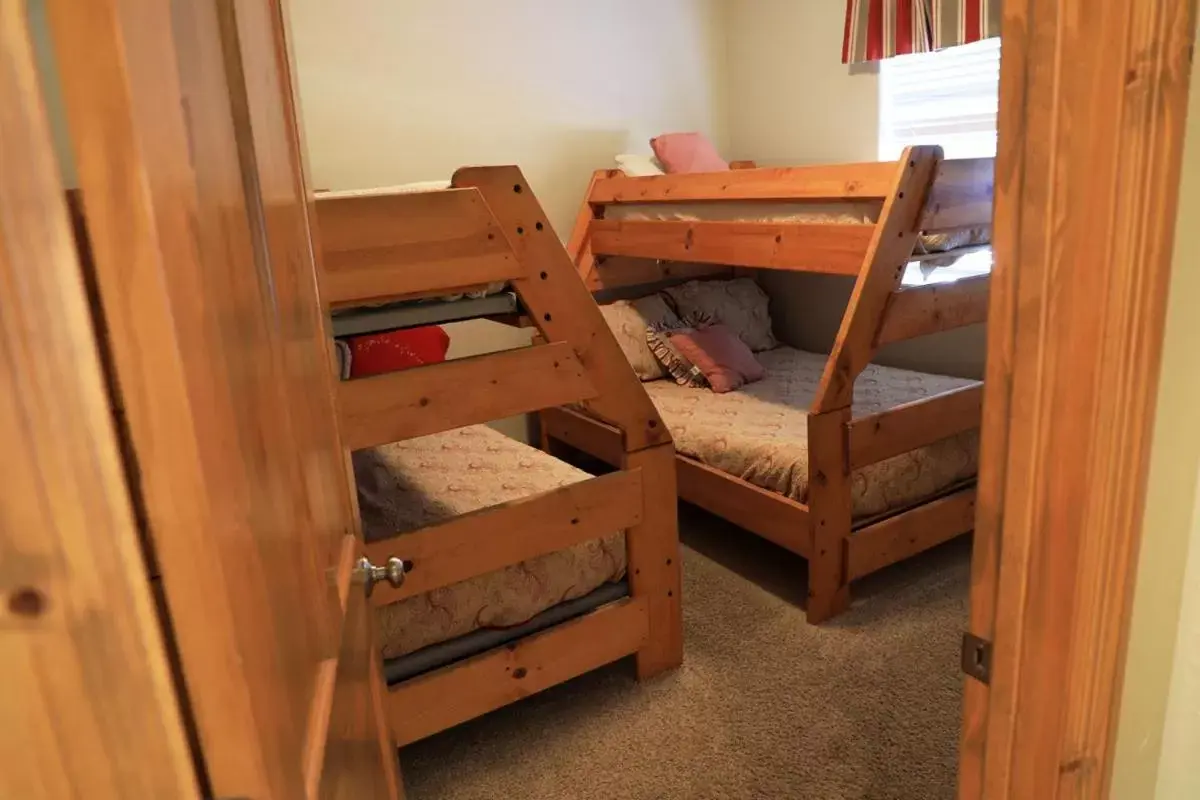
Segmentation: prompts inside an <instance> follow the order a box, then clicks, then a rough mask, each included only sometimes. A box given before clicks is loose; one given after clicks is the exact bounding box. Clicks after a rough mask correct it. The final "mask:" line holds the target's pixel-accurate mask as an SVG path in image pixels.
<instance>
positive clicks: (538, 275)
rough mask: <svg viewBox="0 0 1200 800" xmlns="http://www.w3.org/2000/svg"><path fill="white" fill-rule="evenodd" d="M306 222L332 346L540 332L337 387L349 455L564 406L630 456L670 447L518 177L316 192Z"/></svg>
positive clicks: (486, 172) (459, 175)
mask: <svg viewBox="0 0 1200 800" xmlns="http://www.w3.org/2000/svg"><path fill="white" fill-rule="evenodd" d="M443 187H446V188H443ZM315 220H316V225H315V229H316V234H317V238H318V240H319V245H320V259H319V263H320V269H319V289H320V296H321V302H322V305H323V306H324V308H325V309H326V311H328V312H329V313H330V315H331V317H332V319H333V325H332V328H333V330H332V332H333V333H334V335H335V336H337V335H347V336H353V335H357V334H361V333H368V332H377V331H382V330H390V329H397V328H404V327H412V326H424V325H433V324H438V323H439V322H445V321H450V320H451V319H453V320H462V319H467V318H473V317H480V316H483V317H488V318H495V316H496V315H497V314H498V313H499V314H501V315H504V314H508V313H510V310H511V312H512V313H513V317H514V318H515V317H516V316H518V315H519V316H521V317H522V318H523V319H527V320H529V321H531V323H532V324H533V326H535V327H536V328H537V331H538V334H539V335H538V336H537V337H536V339H535V341H534V342H533V343H532V344H531V345H528V346H523V347H517V348H514V349H509V350H501V351H498V352H492V353H485V354H481V355H475V356H467V357H463V358H458V359H453V360H450V361H445V362H442V363H435V364H426V365H420V366H413V367H411V368H404V369H400V370H398V371H394V372H386V373H383V374H378V375H373V376H370V377H361V378H351V379H350V380H345V381H342V382H340V383H339V384H338V388H337V394H338V414H339V423H340V427H341V429H342V433H343V441H344V443H345V445H346V446H347V447H348V448H349V449H351V450H359V449H364V448H368V447H374V446H377V445H381V444H387V443H390V442H398V441H403V440H406V439H412V438H416V437H419V436H424V435H426V434H430V433H438V432H441V431H447V430H452V429H455V428H460V427H465V426H467V425H473V424H477V423H481V422H489V421H492V420H495V419H500V418H503V417H508V416H514V415H517V414H524V413H529V412H533V411H538V410H541V409H544V408H548V407H551V406H558V405H565V404H572V403H578V404H580V405H582V406H583V407H585V408H589V409H591V410H592V411H593V413H595V414H596V415H597V416H599V417H600V418H602V419H604V420H606V421H608V422H610V423H611V424H613V425H614V426H616V427H618V428H619V429H620V430H621V431H622V436H623V440H624V444H625V446H626V450H627V452H631V453H632V452H637V451H640V450H643V449H647V448H651V447H656V446H660V445H669V444H670V441H671V439H670V435H669V433H668V432H667V430H666V427H665V426H664V425H663V424H662V421H661V419H660V417H659V415H658V412H657V411H656V410H655V408H654V406H653V404H652V403H651V402H650V400H649V398H648V397H647V396H646V393H645V392H644V391H643V390H642V387H641V385H640V384H639V383H638V382H637V380H636V378H635V377H634V376H633V374H632V371H631V369H630V367H629V365H628V363H627V362H626V361H625V360H624V356H623V355H622V354H621V350H620V348H619V347H618V346H617V343H616V340H615V339H613V338H612V336H611V335H605V334H606V333H607V329H606V328H605V326H604V321H603V318H602V317H601V315H600V310H599V308H598V307H597V306H596V303H595V301H594V300H593V298H592V296H591V295H590V294H589V293H588V290H587V289H586V288H585V287H584V285H583V283H582V281H581V280H580V279H579V276H578V275H577V274H576V272H575V270H574V269H573V265H572V263H571V260H570V258H568V256H567V253H566V251H565V250H564V248H563V245H562V243H561V242H560V240H559V239H558V237H557V235H556V234H555V233H554V231H553V229H552V228H551V226H550V223H549V221H548V220H547V219H546V215H545V212H544V210H543V209H542V207H541V204H540V203H539V202H538V200H537V197H536V196H535V195H534V193H533V192H532V191H531V190H530V189H529V187H528V184H527V183H526V181H525V178H524V176H523V175H522V173H521V171H520V170H519V169H518V168H516V167H511V166H510V167H465V168H463V169H460V170H458V171H457V172H456V173H455V174H454V177H453V179H452V180H451V181H450V182H449V184H430V183H424V184H416V185H414V186H406V187H392V188H387V189H375V190H368V191H361V192H345V193H318V194H317V195H316V198H315ZM447 298H453V299H447ZM497 303H500V305H499V306H497V305H496V304H497ZM464 309H465V310H464ZM371 317H373V318H371Z"/></svg>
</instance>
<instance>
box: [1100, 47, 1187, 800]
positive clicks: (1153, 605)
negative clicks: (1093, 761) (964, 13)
mask: <svg viewBox="0 0 1200 800" xmlns="http://www.w3.org/2000/svg"><path fill="white" fill-rule="evenodd" d="M1198 217H1200V62H1198V63H1197V64H1196V65H1194V66H1193V70H1192V94H1191V98H1190V103H1189V111H1188V132H1187V140H1186V143H1185V146H1184V170H1183V184H1182V186H1181V189H1180V202H1179V215H1178V226H1177V231H1176V240H1175V255H1174V266H1173V269H1172V273H1171V286H1170V295H1169V299H1168V307H1167V327H1166V340H1165V343H1164V349H1163V365H1162V376H1161V378H1160V384H1159V395H1158V405H1157V409H1156V417H1155V424H1154V440H1153V445H1152V451H1151V463H1150V483H1149V486H1148V490H1147V496H1146V514H1145V523H1144V529H1143V540H1142V550H1141V554H1140V557H1139V562H1138V576H1137V586H1136V590H1135V596H1134V607H1133V617H1132V622H1131V630H1130V639H1129V655H1128V661H1127V663H1126V669H1125V686H1124V691H1123V697H1122V701H1121V715H1120V729H1119V733H1118V737H1117V753H1116V760H1115V763H1114V769H1113V793H1112V796H1113V798H1115V800H1127V799H1128V800H1142V798H1149V797H1159V798H1163V800H1175V798H1194V797H1200V769H1198V765H1197V763H1196V759H1197V756H1200V506H1198V502H1200V485H1198V483H1197V481H1198V479H1200V415H1197V413H1196V412H1197V409H1200V366H1198V364H1200V362H1198V361H1197V354H1198V353H1200V317H1198V316H1197V314H1196V305H1197V304H1198V303H1200V230H1197V228H1196V226H1195V220H1196V219H1197V218H1198Z"/></svg>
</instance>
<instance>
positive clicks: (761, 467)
mask: <svg viewBox="0 0 1200 800" xmlns="http://www.w3.org/2000/svg"><path fill="white" fill-rule="evenodd" d="M756 355H757V357H758V360H759V361H760V362H761V363H762V365H763V367H764V368H765V369H766V373H767V374H766V377H765V378H764V379H763V380H762V381H759V382H756V383H752V384H749V385H747V386H744V387H743V388H741V389H739V390H737V391H734V392H729V393H726V394H715V393H713V392H712V391H710V390H708V389H693V388H689V387H684V386H678V385H676V384H675V383H674V382H671V381H666V380H659V381H652V382H650V383H645V384H643V386H644V387H645V388H646V391H647V392H648V393H649V394H650V397H651V398H652V399H653V401H654V404H655V405H656V406H657V407H658V410H659V413H660V414H661V415H662V418H663V421H664V422H665V423H666V424H667V427H668V428H669V429H670V431H671V435H672V436H673V437H674V439H675V448H676V450H677V451H678V452H680V453H683V454H684V455H687V456H690V457H692V458H695V459H697V460H699V461H701V462H703V463H705V464H708V465H709V466H711V467H714V468H716V469H719V470H721V471H722V472H725V473H728V474H730V475H734V476H736V477H738V478H741V479H742V480H745V481H747V482H749V483H752V484H754V485H756V486H760V487H762V488H764V489H769V490H771V491H774V492H779V493H780V494H784V495H787V496H788V497H790V498H792V499H794V500H797V501H799V502H802V503H804V502H807V499H808V498H807V495H808V427H807V409H808V407H809V405H810V404H811V403H812V399H813V397H814V396H815V395H816V391H817V386H818V384H819V383H820V381H821V372H822V370H823V369H824V367H825V361H826V358H827V357H826V356H824V355H816V354H813V353H806V352H804V351H803V350H795V349H792V348H790V347H778V348H776V349H774V350H768V351H765V352H761V353H757V354H756ZM974 384H975V381H970V380H964V379H961V378H952V377H947V376H944V375H930V374H926V373H922V372H912V371H910V370H903V369H894V368H890V367H882V366H878V365H874V364H872V365H870V366H868V367H867V368H866V369H865V370H864V371H863V373H862V374H861V375H860V376H859V378H858V380H857V381H855V385H854V406H853V413H854V416H855V417H862V416H866V415H868V414H874V413H876V412H878V411H883V410H885V409H888V408H892V407H894V406H897V405H900V404H902V403H907V402H911V401H913V400H919V399H921V398H923V397H928V396H929V395H932V394H937V393H939V392H945V391H949V390H951V389H958V388H961V387H964V386H971V385H974ZM978 465H979V433H978V431H968V432H964V433H960V434H958V435H955V436H952V437H949V438H946V439H942V440H941V441H938V442H934V443H932V444H929V445H926V446H925V447H922V448H920V449H918V450H913V451H911V452H908V453H902V454H900V455H898V456H894V457H892V458H889V459H887V460H885V461H881V462H879V463H877V464H871V465H869V466H866V467H863V468H862V469H858V470H855V471H854V473H853V474H852V476H851V497H852V501H853V515H854V517H855V518H863V517H870V516H875V515H878V514H883V513H886V512H889V511H895V510H898V509H901V508H904V507H907V506H910V505H912V504H914V503H917V502H920V501H921V500H923V499H925V498H928V497H930V496H932V495H935V494H937V493H939V492H942V491H944V490H946V489H948V488H950V487H951V486H954V485H955V484H958V483H961V482H962V481H964V480H967V479H969V478H971V477H973V476H974V475H975V474H976V472H977V470H978Z"/></svg>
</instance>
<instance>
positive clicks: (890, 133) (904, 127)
mask: <svg viewBox="0 0 1200 800" xmlns="http://www.w3.org/2000/svg"><path fill="white" fill-rule="evenodd" d="M999 86H1000V40H999V39H985V40H983V41H981V42H974V43H972V44H967V45H962V46H960V47H951V48H948V49H946V50H938V51H937V52H933V53H917V54H915V55H908V56H897V57H896V58H889V59H886V60H884V61H882V62H880V66H879V157H880V158H881V159H883V160H885V161H891V160H893V159H896V158H898V157H899V155H900V151H901V150H903V149H904V148H905V147H907V146H908V145H910V144H940V145H941V146H942V148H943V149H944V150H945V151H946V157H947V158H978V157H981V156H994V155H996V109H997V107H998V106H999Z"/></svg>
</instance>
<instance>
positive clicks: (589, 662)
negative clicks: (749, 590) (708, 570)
mask: <svg viewBox="0 0 1200 800" xmlns="http://www.w3.org/2000/svg"><path fill="white" fill-rule="evenodd" d="M453 187H454V188H451V189H448V190H444V191H430V192H422V193H418V194H384V195H369V196H361V197H345V198H336V199H335V198H321V197H318V199H317V201H316V217H317V223H318V224H317V226H316V227H317V229H318V233H319V237H320V247H321V252H322V259H321V260H322V261H323V267H322V273H321V279H320V280H321V286H320V289H321V295H322V298H323V303H324V304H325V305H326V307H327V308H329V309H331V310H332V309H336V308H345V307H348V306H359V305H363V304H365V303H368V302H371V303H375V302H381V301H394V300H405V299H414V298H421V297H429V296H436V295H444V294H446V293H448V292H452V291H455V290H460V289H464V288H469V287H474V286H477V285H480V284H485V283H488V282H493V281H508V282H509V283H510V286H511V288H512V291H513V292H515V293H516V295H517V296H518V297H519V298H520V301H521V305H522V306H523V307H524V311H525V313H526V314H527V316H528V318H529V319H531V320H532V321H533V323H534V324H535V325H536V326H537V328H538V330H539V331H540V334H541V336H540V337H538V339H539V341H538V342H537V343H535V344H534V345H533V346H530V347H526V348H521V349H516V350H508V351H504V352H500V353H493V354H489V355H481V356H475V357H471V358H464V359H458V360H453V361H448V362H445V363H441V364H435V365H429V366H424V367H418V368H414V369H408V370H403V371H400V372H393V373H389V374H386V375H379V376H376V377H371V378H364V379H359V380H352V381H346V382H342V383H340V384H339V385H338V397H337V406H338V414H339V428H340V431H341V435H342V441H343V444H344V446H345V447H347V448H348V449H349V450H356V449H360V448H365V447H371V446H375V445H380V444H385V443H389V442H396V441H402V440H404V439H410V438H414V437H418V436H423V435H426V434H431V433H436V432H440V431H446V430H451V429H454V428H459V427H463V426H466V425H472V424H476V423H481V422H488V421H491V420H495V419H499V418H501V417H506V416H511V415H514V414H521V413H528V412H534V411H538V410H540V409H543V408H546V407H548V406H555V405H560V404H567V403H580V404H582V406H583V407H585V408H587V409H588V410H589V413H591V414H594V415H596V416H597V417H599V418H602V419H604V420H605V422H606V424H607V425H609V426H610V427H609V430H610V431H612V433H613V437H614V438H613V440H612V441H613V447H614V451H613V457H614V463H615V464H616V465H617V466H618V468H619V469H618V471H616V472H614V473H611V474H608V475H604V476H602V477H597V478H592V479H590V480H587V481H584V482H582V483H577V484H572V485H569V486H565V487H562V488H559V489H555V490H553V491H548V492H544V493H541V494H538V495H535V496H532V497H528V498H523V499H520V500H517V501H513V502H508V503H504V504H502V505H498V506H493V507H490V508H486V509H482V510H480V511H477V512H474V513H471V514H467V515H463V516H460V517H456V518H453V519H450V520H448V521H445V522H442V523H440V524H437V525H434V526H431V527H428V528H424V529H421V530H417V531H413V532H406V533H402V534H398V535H396V536H395V537H393V538H389V539H386V540H383V541H378V542H374V543H370V544H367V545H366V555H367V558H368V559H369V560H370V561H371V562H372V563H373V564H377V565H382V564H387V563H388V562H389V559H392V558H399V559H402V560H403V561H404V562H405V563H406V564H407V565H411V571H410V572H408V573H407V574H406V575H405V576H404V579H403V582H401V583H400V584H399V585H398V586H393V585H390V584H388V583H381V584H380V585H379V586H378V588H376V589H375V591H374V592H373V594H372V595H371V602H372V603H373V604H375V605H377V606H381V605H387V604H389V603H392V602H395V601H397V600H401V599H403V598H405V597H409V596H412V595H416V594H421V593H424V592H428V591H430V590H432V589H435V588H438V587H441V586H447V585H450V584H452V583H455V582H458V581H462V580H466V579H468V578H471V577H473V576H476V575H481V574H484V573H487V572H491V571H494V570H497V569H500V568H502V567H504V566H507V565H510V564H515V563H518V562H520V561H523V560H526V559H529V558H533V557H535V556H538V555H542V554H545V553H549V552H553V551H555V550H561V549H563V548H566V547H569V546H571V545H574V544H576V543H579V542H582V541H585V540H588V539H593V538H597V537H599V536H601V535H604V534H606V533H608V532H611V531H614V530H622V529H623V530H624V531H625V537H626V547H627V551H628V581H629V587H630V588H629V596H628V597H626V598H623V599H621V600H620V601H617V602H614V603H610V604H608V605H605V606H602V607H600V608H598V609H596V610H595V611H592V612H590V613H588V614H586V615H584V616H582V617H579V618H576V619H573V620H571V621H568V622H565V623H562V624H559V625H556V626H554V627H551V628H549V629H547V630H544V631H542V632H539V633H536V634H533V635H531V636H528V637H526V638H524V639H521V640H519V641H517V642H516V643H512V644H508V645H505V646H503V647H499V648H496V649H494V650H491V651H489V652H486V653H484V654H482V655H479V656H475V657H472V658H469V659H466V660H464V661H460V662H457V663H455V664H452V665H450V666H448V667H444V668H441V669H438V670H435V671H433V672H431V673H426V674H424V675H420V676H417V677H415V678H411V679H409V680H407V681H404V682H402V683H400V684H397V685H394V686H392V687H390V690H389V693H388V697H387V699H386V701H385V708H386V711H387V715H388V718H389V720H390V724H391V728H392V731H393V734H394V737H395V739H396V742H397V744H398V745H405V744H408V743H410V742H413V741H416V740H418V739H421V738H424V737H426V736H429V735H431V734H434V733H437V732H438V731H441V730H443V729H445V728H448V727H451V726H453V725H456V724H458V723H460V722H464V721H466V720H468V719H471V718H473V717H477V716H479V715H481V714H484V713H486V712H488V711H491V710H493V709H496V708H499V707H500V706H503V705H505V704H507V703H511V702H513V701H515V700H518V699H520V698H522V697H525V696H527V695H530V694H533V693H535V692H539V691H541V690H543V689H546V688H548V687H550V686H553V685H555V684H557V683H560V682H562V681H565V680H567V679H569V678H572V677H575V676H577V675H580V674H582V673H584V672H587V671H589V670H592V669H595V668H597V667H600V666H602V665H604V664H607V663H609V662H612V661H615V660H617V659H619V658H621V657H623V656H627V655H630V654H632V655H634V656H635V658H636V663H637V675H638V677H639V678H647V677H650V676H653V675H656V674H658V673H660V672H662V671H663V670H666V669H670V668H672V667H675V666H677V665H678V664H680V662H681V660H682V656H683V644H682V629H681V617H680V606H679V600H680V565H679V552H678V547H679V539H678V527H677V521H676V506H675V497H676V487H675V473H674V469H673V456H674V448H673V446H672V443H671V438H670V434H669V433H668V432H667V430H666V427H665V426H664V425H663V423H662V420H661V419H660V417H659V415H658V412H657V411H656V410H655V408H654V405H653V404H652V403H651V402H650V399H649V397H648V396H647V395H646V392H645V391H644V390H643V389H642V387H641V384H640V383H639V382H638V380H637V378H636V376H635V375H634V374H633V371H632V369H631V368H630V366H629V365H628V363H626V361H625V359H624V357H623V356H622V355H621V351H620V349H619V347H618V346H617V343H616V340H615V339H614V338H613V337H612V335H611V333H610V332H609V331H608V328H607V327H606V326H605V324H604V321H603V318H602V317H601V315H600V311H599V308H598V307H597V306H596V304H595V302H594V301H593V299H592V297H591V296H590V294H589V293H588V291H587V289H586V288H584V286H583V283H582V281H581V280H580V279H579V277H578V275H577V274H576V273H575V270H574V269H573V265H572V263H571V259H570V258H569V257H568V256H567V254H566V251H565V250H564V249H563V246H562V244H561V243H560V241H559V239H558V238H557V236H556V235H555V234H554V232H553V231H552V230H551V228H550V224H549V222H547V220H546V215H545V213H544V212H543V210H542V208H541V206H540V204H539V203H538V201H537V198H536V197H535V196H534V194H533V192H532V191H530V189H529V186H528V184H527V183H526V182H525V178H524V176H523V175H522V174H521V172H520V170H518V169H517V168H516V167H479V168H467V169H461V170H459V171H458V172H457V173H455V176H454V180H453ZM497 530H501V531H512V532H513V535H507V536H497V535H495V531H497Z"/></svg>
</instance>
